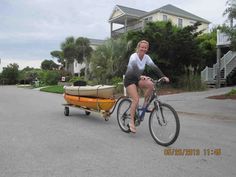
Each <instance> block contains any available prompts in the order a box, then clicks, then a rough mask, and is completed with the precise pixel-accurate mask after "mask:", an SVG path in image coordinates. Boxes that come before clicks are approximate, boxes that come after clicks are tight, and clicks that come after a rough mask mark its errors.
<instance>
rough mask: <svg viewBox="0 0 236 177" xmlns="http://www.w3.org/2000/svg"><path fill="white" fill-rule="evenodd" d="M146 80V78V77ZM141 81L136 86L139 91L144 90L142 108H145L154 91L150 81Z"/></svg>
mask: <svg viewBox="0 0 236 177" xmlns="http://www.w3.org/2000/svg"><path fill="white" fill-rule="evenodd" d="M146 78H148V77H146ZM146 78H145V79H141V80H139V82H138V86H139V87H140V88H141V89H145V93H144V103H143V106H144V107H145V106H146V105H147V102H148V99H149V97H150V95H151V93H152V91H153V89H154V85H153V82H152V81H151V80H150V79H146Z"/></svg>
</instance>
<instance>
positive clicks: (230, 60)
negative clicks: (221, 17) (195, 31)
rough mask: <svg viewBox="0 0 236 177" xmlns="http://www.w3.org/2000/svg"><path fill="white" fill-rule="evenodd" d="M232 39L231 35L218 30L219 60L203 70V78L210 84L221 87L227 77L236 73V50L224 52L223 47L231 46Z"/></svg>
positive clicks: (217, 46)
mask: <svg viewBox="0 0 236 177" xmlns="http://www.w3.org/2000/svg"><path fill="white" fill-rule="evenodd" d="M230 44H231V41H230V39H229V37H228V36H227V35H226V34H225V33H222V32H220V30H217V43H216V48H217V62H216V63H215V64H214V65H213V67H208V66H206V68H205V69H204V70H203V71H201V80H202V81H203V82H205V83H207V84H208V85H216V86H217V87H220V86H221V85H222V84H225V83H226V79H227V77H231V76H232V75H234V74H235V73H236V51H231V50H229V49H228V50H227V53H225V54H224V53H222V49H224V48H229V46H230Z"/></svg>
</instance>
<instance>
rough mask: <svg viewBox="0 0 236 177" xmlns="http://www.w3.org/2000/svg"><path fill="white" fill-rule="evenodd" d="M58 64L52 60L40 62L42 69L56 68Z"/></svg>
mask: <svg viewBox="0 0 236 177" xmlns="http://www.w3.org/2000/svg"><path fill="white" fill-rule="evenodd" d="M58 66H59V65H57V64H56V63H55V62H54V61H53V60H44V61H43V62H42V63H41V68H42V69H43V70H53V69H57V68H58Z"/></svg>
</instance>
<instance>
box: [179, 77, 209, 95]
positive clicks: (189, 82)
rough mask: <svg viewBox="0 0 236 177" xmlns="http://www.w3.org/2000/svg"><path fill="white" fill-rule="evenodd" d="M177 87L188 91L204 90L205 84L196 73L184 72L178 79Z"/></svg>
mask: <svg viewBox="0 0 236 177" xmlns="http://www.w3.org/2000/svg"><path fill="white" fill-rule="evenodd" d="M178 87H180V88H183V89H184V90H188V91H198V90H206V88H207V86H206V84H204V83H203V82H202V81H201V76H200V75H198V74H192V73H190V74H185V75H184V76H182V77H181V78H180V79H179V83H178Z"/></svg>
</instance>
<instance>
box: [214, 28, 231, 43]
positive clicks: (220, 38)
mask: <svg viewBox="0 0 236 177" xmlns="http://www.w3.org/2000/svg"><path fill="white" fill-rule="evenodd" d="M230 43H231V42H230V38H229V36H228V35H227V34H225V33H222V32H220V30H217V43H216V45H217V46H228V45H230Z"/></svg>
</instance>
